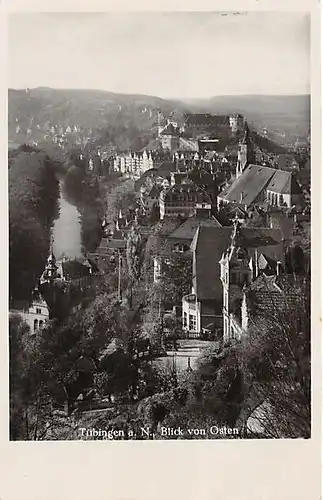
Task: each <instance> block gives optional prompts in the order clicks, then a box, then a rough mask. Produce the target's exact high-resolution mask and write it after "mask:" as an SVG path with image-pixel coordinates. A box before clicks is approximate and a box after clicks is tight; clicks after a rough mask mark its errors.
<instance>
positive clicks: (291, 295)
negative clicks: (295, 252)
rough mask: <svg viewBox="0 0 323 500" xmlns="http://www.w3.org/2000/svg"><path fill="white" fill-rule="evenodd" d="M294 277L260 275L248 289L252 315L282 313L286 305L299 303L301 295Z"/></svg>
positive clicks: (247, 293)
mask: <svg viewBox="0 0 323 500" xmlns="http://www.w3.org/2000/svg"><path fill="white" fill-rule="evenodd" d="M293 280H294V277H291V276H288V275H284V274H282V275H279V276H277V275H276V274H275V275H271V276H267V275H266V274H264V273H261V274H259V276H257V278H256V279H255V280H254V281H252V282H251V283H250V285H249V286H248V287H247V289H246V295H247V300H248V305H249V310H250V312H251V314H253V315H254V316H255V315H261V314H264V315H268V312H270V311H271V312H272V313H273V312H275V311H282V310H284V309H285V308H286V305H287V304H289V305H293V304H295V303H296V302H297V298H298V296H299V293H298V292H297V290H296V288H295V283H294V282H293Z"/></svg>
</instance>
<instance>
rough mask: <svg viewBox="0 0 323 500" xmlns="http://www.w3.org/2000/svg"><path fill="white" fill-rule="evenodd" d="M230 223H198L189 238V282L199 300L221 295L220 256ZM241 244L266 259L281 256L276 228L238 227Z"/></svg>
mask: <svg viewBox="0 0 323 500" xmlns="http://www.w3.org/2000/svg"><path fill="white" fill-rule="evenodd" d="M231 234H232V227H203V226H199V227H198V229H197V231H196V233H195V236H194V238H193V241H192V244H191V249H192V251H193V254H194V257H193V262H194V266H193V284H194V288H195V291H196V294H197V297H198V299H199V300H206V299H217V300H221V298H222V285H221V281H220V264H219V262H220V260H221V257H222V254H223V253H224V252H225V251H226V250H227V249H228V248H229V246H230V244H231ZM241 235H242V238H243V241H244V245H245V246H246V248H247V249H248V250H249V251H250V253H251V254H255V252H256V251H257V252H258V255H260V254H264V255H266V257H268V258H269V259H273V260H276V261H277V260H280V261H282V260H283V257H284V249H283V244H282V235H281V232H280V230H277V229H269V228H241Z"/></svg>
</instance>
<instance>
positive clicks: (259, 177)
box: [219, 165, 277, 206]
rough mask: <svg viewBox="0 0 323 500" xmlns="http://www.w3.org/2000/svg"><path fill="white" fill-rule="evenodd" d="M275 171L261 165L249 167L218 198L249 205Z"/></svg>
mask: <svg viewBox="0 0 323 500" xmlns="http://www.w3.org/2000/svg"><path fill="white" fill-rule="evenodd" d="M276 172H277V170H275V169H273V168H269V167H263V166H261V165H249V166H248V167H247V168H246V169H245V170H244V172H242V174H241V176H240V177H238V178H237V179H236V180H235V181H234V182H233V184H231V185H230V186H228V187H227V188H226V189H225V190H224V191H222V193H220V194H219V198H223V199H225V200H227V201H231V202H234V203H241V204H243V205H247V206H248V205H251V203H253V202H254V201H255V200H256V199H257V198H258V196H259V195H260V193H261V192H262V191H263V190H264V189H265V188H266V186H267V184H268V183H269V182H270V180H271V178H272V177H273V175H274V174H275V173H276Z"/></svg>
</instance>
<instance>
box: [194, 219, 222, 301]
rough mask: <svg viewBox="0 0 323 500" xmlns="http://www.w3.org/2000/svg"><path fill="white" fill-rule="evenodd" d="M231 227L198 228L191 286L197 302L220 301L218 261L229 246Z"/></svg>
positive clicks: (195, 238)
mask: <svg viewBox="0 0 323 500" xmlns="http://www.w3.org/2000/svg"><path fill="white" fill-rule="evenodd" d="M231 233H232V228H231V227H198V229H197V231H196V233H195V236H194V239H193V242H192V245H191V248H192V250H193V253H194V256H193V284H194V289H195V292H196V295H197V298H198V300H209V299H214V300H221V297H222V285H221V281H220V265H219V261H220V259H221V256H222V254H223V252H225V251H226V249H227V248H228V246H229V244H230V237H231Z"/></svg>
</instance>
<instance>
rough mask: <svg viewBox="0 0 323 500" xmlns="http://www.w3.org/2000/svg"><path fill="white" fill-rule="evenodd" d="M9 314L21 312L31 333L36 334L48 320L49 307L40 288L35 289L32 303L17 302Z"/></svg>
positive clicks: (20, 314)
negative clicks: (39, 290)
mask: <svg viewBox="0 0 323 500" xmlns="http://www.w3.org/2000/svg"><path fill="white" fill-rule="evenodd" d="M9 314H10V315H11V314H19V316H21V317H22V319H23V320H24V321H25V322H26V323H27V324H28V326H29V329H30V333H31V334H35V333H37V332H38V331H39V330H41V329H42V328H43V326H44V325H45V323H46V321H48V319H49V308H48V306H47V303H46V302H45V300H44V299H43V298H42V296H41V295H40V293H39V292H38V290H35V291H34V293H33V298H32V301H31V303H27V302H19V303H18V302H16V303H15V304H12V308H10V313H9Z"/></svg>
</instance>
